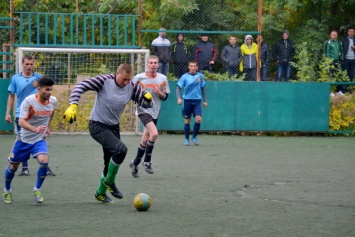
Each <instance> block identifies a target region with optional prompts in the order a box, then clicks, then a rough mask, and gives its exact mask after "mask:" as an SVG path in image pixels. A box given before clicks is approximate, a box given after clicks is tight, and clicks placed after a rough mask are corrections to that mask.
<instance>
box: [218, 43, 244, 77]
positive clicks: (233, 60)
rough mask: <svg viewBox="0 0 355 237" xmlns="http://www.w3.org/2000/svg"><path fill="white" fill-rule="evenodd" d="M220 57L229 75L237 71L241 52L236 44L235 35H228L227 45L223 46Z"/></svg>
mask: <svg viewBox="0 0 355 237" xmlns="http://www.w3.org/2000/svg"><path fill="white" fill-rule="evenodd" d="M221 58H222V61H223V63H224V67H225V68H226V71H227V72H228V74H229V77H232V76H233V75H235V74H237V73H238V68H239V63H240V61H242V53H241V52H240V48H239V46H238V45H237V38H236V37H235V36H230V37H229V45H226V46H224V47H223V49H222V55H221Z"/></svg>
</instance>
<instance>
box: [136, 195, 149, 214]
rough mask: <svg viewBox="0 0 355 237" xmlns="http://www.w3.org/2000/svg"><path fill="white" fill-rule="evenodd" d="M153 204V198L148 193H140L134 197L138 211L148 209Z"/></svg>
mask: <svg viewBox="0 0 355 237" xmlns="http://www.w3.org/2000/svg"><path fill="white" fill-rule="evenodd" d="M151 204H152V200H151V199H150V197H149V196H148V194H145V193H138V194H137V195H136V196H135V197H134V198H133V206H134V207H135V208H136V209H137V210H138V211H147V210H148V209H149V207H150V205H151Z"/></svg>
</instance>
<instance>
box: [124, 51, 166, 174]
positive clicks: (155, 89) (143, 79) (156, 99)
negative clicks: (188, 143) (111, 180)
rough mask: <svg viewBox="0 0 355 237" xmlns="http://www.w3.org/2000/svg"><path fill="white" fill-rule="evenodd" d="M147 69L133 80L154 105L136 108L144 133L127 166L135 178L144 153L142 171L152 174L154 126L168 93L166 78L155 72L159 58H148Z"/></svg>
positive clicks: (155, 128)
mask: <svg viewBox="0 0 355 237" xmlns="http://www.w3.org/2000/svg"><path fill="white" fill-rule="evenodd" d="M147 67H148V71H147V72H144V73H141V74H138V75H136V76H135V77H134V78H133V82H135V83H138V84H139V85H141V87H142V88H143V90H145V91H148V92H150V94H152V97H153V100H152V103H153V105H154V106H152V107H151V108H143V107H141V106H138V107H137V113H138V117H139V118H140V120H141V121H142V123H143V125H144V131H143V135H142V139H141V142H140V144H139V146H138V151H137V155H136V158H135V159H134V160H132V161H131V163H130V164H129V166H130V167H131V169H132V175H133V177H135V178H137V177H138V165H139V163H140V162H141V160H142V157H143V155H144V153H145V157H144V162H143V166H144V169H145V171H146V172H148V173H149V174H153V168H152V163H151V159H152V151H153V148H154V143H155V141H156V140H157V138H158V130H157V127H156V124H157V121H158V116H159V112H160V107H161V100H166V99H167V98H168V94H169V93H170V89H169V84H168V80H167V79H166V76H164V75H163V74H161V73H158V72H157V70H158V68H159V58H158V57H157V56H154V55H152V56H149V58H148V63H147Z"/></svg>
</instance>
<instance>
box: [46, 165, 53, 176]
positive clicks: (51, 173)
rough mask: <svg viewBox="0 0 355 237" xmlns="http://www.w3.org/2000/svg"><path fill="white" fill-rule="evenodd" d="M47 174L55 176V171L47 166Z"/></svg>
mask: <svg viewBox="0 0 355 237" xmlns="http://www.w3.org/2000/svg"><path fill="white" fill-rule="evenodd" d="M47 176H55V173H54V172H53V171H52V170H51V168H49V167H48V172H47Z"/></svg>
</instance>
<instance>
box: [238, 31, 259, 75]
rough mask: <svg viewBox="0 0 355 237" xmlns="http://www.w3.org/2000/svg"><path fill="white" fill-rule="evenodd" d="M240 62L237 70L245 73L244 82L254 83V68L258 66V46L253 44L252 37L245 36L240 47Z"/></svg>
mask: <svg viewBox="0 0 355 237" xmlns="http://www.w3.org/2000/svg"><path fill="white" fill-rule="evenodd" d="M240 51H241V52H242V59H243V60H242V61H241V62H240V64H239V70H240V71H241V72H243V73H245V79H244V80H245V81H256V70H257V69H256V67H257V65H258V63H257V60H258V45H257V44H256V43H254V42H253V36H251V35H246V36H245V40H244V44H242V46H241V47H240Z"/></svg>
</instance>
